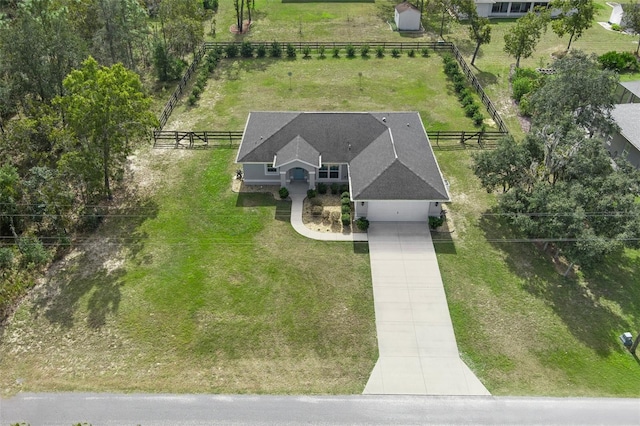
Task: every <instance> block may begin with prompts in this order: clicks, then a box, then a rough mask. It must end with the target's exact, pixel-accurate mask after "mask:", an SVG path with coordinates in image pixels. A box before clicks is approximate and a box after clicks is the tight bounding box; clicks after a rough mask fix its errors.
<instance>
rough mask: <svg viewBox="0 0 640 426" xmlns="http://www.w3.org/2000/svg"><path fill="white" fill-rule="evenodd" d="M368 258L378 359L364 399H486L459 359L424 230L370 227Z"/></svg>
mask: <svg viewBox="0 0 640 426" xmlns="http://www.w3.org/2000/svg"><path fill="white" fill-rule="evenodd" d="M369 256H370V258H371V275H372V280H373V294H374V303H375V312H376V327H377V333H378V348H379V352H380V358H379V359H378V362H377V363H376V365H375V367H374V369H373V372H372V373H371V376H370V378H369V381H368V382H367V385H366V387H365V389H364V393H365V394H417V395H489V392H488V391H487V389H486V388H485V387H484V385H483V384H482V383H481V382H480V381H479V380H478V378H477V377H476V376H475V375H474V374H473V372H471V370H470V369H469V368H468V367H467V365H466V364H465V363H464V362H463V361H462V360H461V359H460V357H459V355H458V346H457V344H456V338H455V334H454V332H453V326H452V324H451V317H450V316H449V307H448V305H447V298H446V295H445V292H444V287H443V284H442V278H441V276H440V269H439V268H438V261H437V259H436V254H435V250H434V247H433V242H432V241H431V234H430V232H429V229H428V227H427V224H426V223H420V222H388V223H387V222H374V223H372V224H371V226H370V227H369Z"/></svg>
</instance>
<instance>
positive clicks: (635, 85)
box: [620, 80, 640, 98]
mask: <svg viewBox="0 0 640 426" xmlns="http://www.w3.org/2000/svg"><path fill="white" fill-rule="evenodd" d="M620 85H621V86H622V87H624V88H625V89H627V90H628V91H630V92H631V93H633V94H634V95H636V96H637V97H639V98H640V80H636V81H625V82H621V83H620Z"/></svg>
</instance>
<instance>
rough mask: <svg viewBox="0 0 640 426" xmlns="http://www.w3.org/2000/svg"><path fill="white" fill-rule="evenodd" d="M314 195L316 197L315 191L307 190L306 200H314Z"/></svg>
mask: <svg viewBox="0 0 640 426" xmlns="http://www.w3.org/2000/svg"><path fill="white" fill-rule="evenodd" d="M316 195H317V193H316V190H315V189H309V190H307V198H314V197H315V196H316Z"/></svg>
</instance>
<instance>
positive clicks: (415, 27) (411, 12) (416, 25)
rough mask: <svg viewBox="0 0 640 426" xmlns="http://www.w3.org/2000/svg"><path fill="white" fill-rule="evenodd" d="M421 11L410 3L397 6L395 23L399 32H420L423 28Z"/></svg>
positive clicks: (406, 2)
mask: <svg viewBox="0 0 640 426" xmlns="http://www.w3.org/2000/svg"><path fill="white" fill-rule="evenodd" d="M421 17H422V14H421V13H420V9H418V8H417V7H416V6H414V5H412V4H411V3H409V2H408V1H405V2H402V3H400V4H398V5H397V6H396V12H395V22H396V27H397V28H398V31H419V30H420V28H422V23H421V22H420V21H421Z"/></svg>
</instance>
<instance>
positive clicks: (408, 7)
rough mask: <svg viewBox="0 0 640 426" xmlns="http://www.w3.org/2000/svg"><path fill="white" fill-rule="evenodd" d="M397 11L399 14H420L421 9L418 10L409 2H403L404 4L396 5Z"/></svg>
mask: <svg viewBox="0 0 640 426" xmlns="http://www.w3.org/2000/svg"><path fill="white" fill-rule="evenodd" d="M396 10H397V11H398V13H402V12H406V11H407V10H413V11H415V12H418V13H420V9H418V8H417V7H416V6H414V5H412V4H411V3H409V2H408V1H403V2H402V3H400V4H398V5H396Z"/></svg>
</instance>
